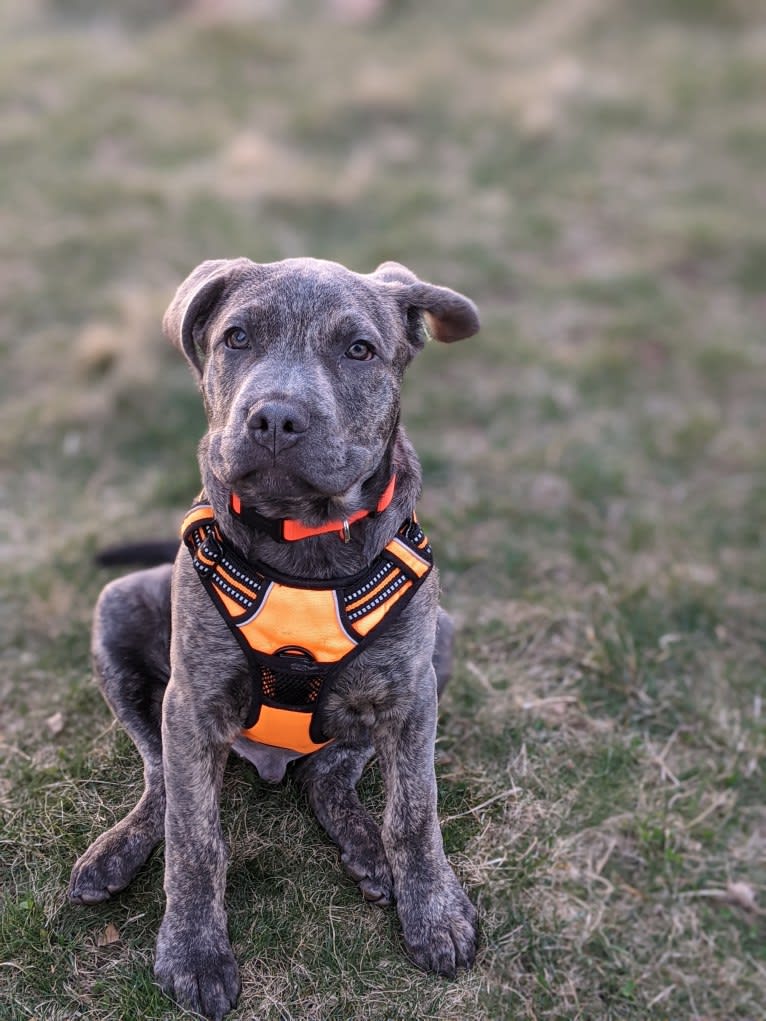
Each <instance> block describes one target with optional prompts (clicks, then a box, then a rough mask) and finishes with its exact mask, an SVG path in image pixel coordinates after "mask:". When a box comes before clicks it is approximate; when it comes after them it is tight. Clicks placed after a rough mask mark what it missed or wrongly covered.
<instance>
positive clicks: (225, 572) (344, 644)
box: [68, 258, 479, 1019]
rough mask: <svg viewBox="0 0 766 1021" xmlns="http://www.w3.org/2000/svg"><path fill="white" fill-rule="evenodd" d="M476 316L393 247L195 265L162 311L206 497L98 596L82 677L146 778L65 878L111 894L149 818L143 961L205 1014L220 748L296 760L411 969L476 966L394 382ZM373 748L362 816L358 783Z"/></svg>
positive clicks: (134, 862) (79, 890)
mask: <svg viewBox="0 0 766 1021" xmlns="http://www.w3.org/2000/svg"><path fill="white" fill-rule="evenodd" d="M478 328H479V319H478V313H477V310H476V307H475V306H474V304H473V303H472V302H471V301H470V300H469V299H468V298H466V297H465V296H463V295H461V294H459V293H457V292H455V291H453V290H450V289H449V288H446V287H439V286H435V285H433V284H430V283H426V282H424V281H421V280H419V279H418V278H417V277H416V276H415V274H413V273H412V272H411V271H410V270H408V269H407V268H405V267H404V266H401V265H399V264H398V263H394V262H386V263H383V264H382V265H381V266H379V267H378V269H376V270H375V271H374V272H373V273H370V274H366V275H365V274H358V273H355V272H352V271H351V270H348V269H346V268H345V267H343V266H341V265H339V264H337V263H333V262H327V261H323V260H315V259H287V260H284V261H281V262H276V263H270V264H257V263H254V262H251V261H250V260H249V259H244V258H241V259H234V260H213V261H207V262H204V263H202V264H201V265H200V266H198V267H197V269H195V270H194V271H193V272H192V273H191V275H190V276H189V277H188V278H187V279H186V280H185V281H184V283H182V284H181V286H180V287H179V289H178V291H177V293H176V295H175V297H174V299H173V301H172V302H171V304H170V306H169V308H168V310H167V312H166V314H165V317H164V320H163V329H164V332H165V334H166V335H167V337H168V338H169V339H170V340H171V341H172V342H173V343H174V344H175V345H176V346H177V347H178V348H179V349H180V350H181V352H182V353H183V354H184V355H185V357H186V359H187V360H188V363H189V365H190V367H191V369H192V371H193V373H194V375H195V377H196V380H197V383H198V386H199V389H200V392H201V396H202V401H203V404H204V408H205V412H206V415H207V420H208V431H207V433H206V434H205V436H204V438H203V439H202V441H201V443H200V445H199V463H200V470H201V481H202V486H203V496H202V497H201V498H200V500H199V501H198V502H197V503H196V504H195V505H194V507H193V508H192V510H191V512H190V514H189V516H188V518H187V520H186V523H185V526H184V541H183V542H182V543H181V545H180V548H179V549H178V553H177V556H176V558H175V562H174V563H173V564H172V565H171V564H164V565H160V566H155V567H152V568H149V569H144V570H140V571H135V572H134V573H132V574H129V575H127V576H124V577H122V578H119V579H117V580H115V581H112V582H111V583H110V584H108V585H107V586H106V587H105V589H104V590H103V592H102V593H101V596H100V597H99V600H98V603H97V606H96V609H95V614H94V628H93V639H92V651H93V661H94V670H95V675H96V678H97V680H98V683H99V685H100V687H101V690H102V692H103V695H104V697H105V699H106V701H107V703H108V704H109V706H110V707H111V709H112V711H113V712H114V714H115V716H116V717H117V719H118V720H119V721H120V723H121V724H122V726H123V727H124V728H125V730H126V731H127V733H128V734H129V736H130V737H131V739H132V741H133V742H134V744H135V745H136V747H137V748H138V750H139V752H140V753H141V756H142V758H143V761H144V778H145V789H144V792H143V794H142V796H141V799H140V800H139V802H138V804H137V805H136V806H135V808H134V809H133V810H132V811H131V812H130V813H129V814H128V815H127V816H126V817H125V818H124V819H123V820H122V821H121V822H118V823H117V824H116V825H115V826H113V827H112V828H111V829H110V830H108V831H107V832H106V833H104V834H102V835H101V836H100V837H98V839H97V840H96V841H95V842H94V843H93V844H92V845H91V846H90V847H89V848H88V850H87V851H86V852H85V853H84V854H83V855H82V857H81V858H79V859H78V861H77V862H76V863H75V865H74V868H73V871H72V876H71V880H70V884H69V891H68V895H69V898H70V900H71V901H73V902H75V903H79V904H93V903H97V902H99V901H103V900H106V899H107V898H109V897H110V896H111V895H112V894H115V893H117V892H118V891H120V890H122V889H124V888H125V887H126V886H127V885H128V883H130V881H131V880H132V879H133V877H134V876H135V875H136V873H137V871H138V870H139V869H140V867H141V866H142V865H143V864H144V862H145V861H146V859H147V858H148V856H149V854H150V853H151V851H152V850H153V848H154V847H155V846H156V845H157V844H158V843H159V841H160V840H161V839H163V838H164V840H165V883H164V887H165V894H166V910H165V915H164V918H163V921H162V924H161V926H160V930H159V935H158V939H157V949H156V958H155V975H156V978H157V980H158V983H159V985H160V986H161V988H162V989H163V990H164V991H165V992H166V993H167V994H169V995H170V996H171V997H172V998H174V999H175V1000H176V1001H177V1002H178V1003H180V1004H181V1005H183V1006H184V1007H187V1008H189V1009H191V1010H194V1011H197V1012H198V1013H200V1014H203V1015H204V1016H206V1017H208V1018H211V1019H220V1018H222V1017H223V1016H224V1014H225V1013H226V1012H227V1011H228V1010H230V1009H231V1008H232V1007H233V1006H234V1004H235V1003H236V1001H237V997H238V995H239V988H240V983H239V974H238V969H237V963H236V961H235V958H234V955H233V953H232V950H231V946H230V943H229V938H228V934H227V922H226V914H225V911H224V905H223V899H224V885H225V876H226V864H227V852H226V849H225V845H224V840H223V837H222V835H221V829H220V821H219V796H220V790H221V783H222V776H223V771H224V765H225V763H226V759H227V756H228V754H229V752H230V750H232V749H234V750H235V751H236V752H238V753H239V754H240V755H243V756H244V757H245V758H248V759H249V760H250V761H252V762H253V763H254V765H255V766H256V768H257V769H258V771H259V772H260V774H261V776H262V777H263V778H264V779H266V780H269V781H272V782H276V781H278V780H280V779H281V778H282V777H283V776H284V774H285V770H286V768H287V767H288V764H290V763H292V765H291V769H292V770H294V773H295V776H296V778H297V779H298V781H299V782H300V783H301V784H302V785H303V786H304V788H305V790H306V792H307V795H308V799H309V802H310V804H311V806H312V808H313V810H314V812H315V814H316V816H317V818H318V820H319V822H320V823H321V825H322V826H323V827H324V829H325V830H326V831H327V833H328V834H329V836H330V837H331V839H332V840H333V841H334V842H335V843H336V844H337V845H338V846H339V848H340V852H341V861H342V864H343V866H344V867H345V869H346V871H347V872H348V874H349V875H350V876H351V877H352V878H353V880H354V881H355V882H356V883H357V884H358V886H359V888H360V890H361V893H362V895H363V896H364V897H365V898H366V899H367V900H368V901H371V902H374V903H377V904H388V903H390V902H392V901H395V903H396V907H397V911H398V915H399V919H400V922H401V927H402V932H403V936H404V942H405V946H406V950H407V954H408V956H409V957H410V959H411V960H412V961H413V962H414V964H415V965H417V966H419V967H420V968H422V969H425V970H428V971H432V972H436V973H438V974H440V975H444V976H450V977H451V976H454V974H455V972H456V969H458V968H460V967H465V968H467V967H470V966H471V964H472V963H473V960H474V956H475V951H476V940H477V913H476V910H475V908H474V906H473V905H472V903H471V901H470V900H469V898H468V897H467V895H466V894H465V892H464V891H463V889H462V888H461V886H460V884H459V883H458V880H457V878H456V877H455V874H454V872H453V871H452V869H451V867H450V865H449V863H448V861H447V859H446V856H445V853H444V848H443V842H442V837H441V833H440V830H439V823H438V819H437V814H436V779H435V773H434V740H435V728H436V717H437V700H438V691H439V690H440V689H441V687H443V685H444V683H445V682H446V679H447V676H448V674H449V671H450V663H451V642H452V631H453V628H452V623H451V621H450V619H449V617H448V616H447V614H446V613H445V612H444V611H443V610H441V609H440V607H439V605H438V579H437V572H436V570H435V569H434V568H433V566H432V562H431V553H430V546H429V545H428V541H427V539H426V538H425V536H424V535H423V532H422V530H421V529H420V526H419V525H418V523H417V520H416V517H415V504H416V501H417V499H418V496H419V494H420V488H421V471H420V466H419V463H418V460H417V457H416V455H415V452H414V450H413V448H412V446H411V444H410V442H409V441H408V439H407V437H406V434H405V432H404V430H403V428H402V426H401V424H400V387H401V382H402V378H403V375H404V372H405V369H406V368H407V366H408V365H409V363H410V361H411V360H412V359H413V357H414V356H415V355H416V354H417V353H418V352H419V351H420V350H421V349H422V347H423V346H424V343H425V341H426V339H427V337H428V335H430V336H431V337H433V338H434V339H435V340H437V341H440V342H443V343H451V342H453V341H458V340H462V339H463V338H467V337H470V336H472V335H473V334H475V333H476V332H477V330H478ZM270 728H271V729H270ZM373 753H376V754H377V756H378V760H379V762H380V768H381V771H382V774H383V779H384V784H385V791H386V804H385V810H384V817H383V823H382V826H381V827H379V826H378V825H377V824H376V823H375V822H374V821H373V819H372V817H371V816H370V815H369V814H368V812H367V811H366V810H365V808H364V807H363V806H362V804H361V802H360V800H359V798H358V795H357V792H356V784H357V782H358V780H359V778H360V776H361V773H362V770H363V768H364V766H365V764H366V763H367V762H368V760H369V759H370V758H371V756H372V755H373Z"/></svg>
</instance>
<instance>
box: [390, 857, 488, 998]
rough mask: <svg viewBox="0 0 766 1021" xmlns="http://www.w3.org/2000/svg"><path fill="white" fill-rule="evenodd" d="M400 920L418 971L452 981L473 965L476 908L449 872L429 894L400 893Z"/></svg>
mask: <svg viewBox="0 0 766 1021" xmlns="http://www.w3.org/2000/svg"><path fill="white" fill-rule="evenodd" d="M399 917H400V919H401V922H402V931H403V935H404V942H405V946H406V948H407V955H408V956H409V958H410V960H411V961H412V962H413V964H415V965H417V967H418V968H422V969H423V970H424V971H434V972H436V973H437V974H438V975H444V976H445V977H446V978H454V977H455V974H456V972H457V969H458V968H470V967H471V965H472V964H473V961H474V958H475V956H476V941H477V914H476V908H475V907H474V906H473V904H472V903H471V902H470V900H469V899H468V897H467V896H466V894H465V893H464V891H463V889H462V887H461V886H460V884H459V883H458V881H457V879H456V878H455V877H454V875H453V874H452V873H451V872H450V873H449V875H448V876H445V877H443V882H442V883H441V884H438V885H437V884H434V886H433V887H431V888H430V890H428V891H418V890H412V889H410V890H407V891H406V892H402V893H400V896H399Z"/></svg>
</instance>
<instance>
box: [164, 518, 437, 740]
mask: <svg viewBox="0 0 766 1021" xmlns="http://www.w3.org/2000/svg"><path fill="white" fill-rule="evenodd" d="M182 536H183V541H184V543H185V544H186V547H187V549H188V550H189V553H190V554H191V557H192V562H193V564H194V567H195V569H196V571H197V575H198V577H199V579H200V581H201V582H202V584H203V586H204V587H205V590H206V592H207V593H208V595H209V596H210V598H211V599H212V601H213V604H214V605H215V607H216V609H217V610H218V612H219V613H220V614H221V616H222V617H223V619H224V621H225V622H226V624H227V626H228V627H229V629H230V630H231V631H232V633H233V634H234V636H235V638H236V639H237V641H238V642H239V644H240V647H241V648H242V651H243V653H244V654H245V657H246V659H247V662H248V666H249V668H250V675H251V679H252V696H251V705H250V712H249V714H248V717H247V720H246V721H245V727H244V729H243V731H242V734H243V736H244V737H246V738H249V739H251V740H253V741H258V742H260V743H261V744H267V745H272V746H274V747H277V748H284V749H288V750H290V751H293V752H297V753H300V754H302V755H306V754H309V753H311V752H314V751H317V750H318V749H319V748H321V747H323V745H325V744H327V743H328V739H327V738H326V737H325V735H324V734H322V733H321V728H320V727H319V725H318V721H317V710H318V708H319V707H320V705H321V703H322V700H323V698H324V697H325V696H326V695H327V693H328V691H329V689H330V686H331V681H332V678H333V676H334V675H335V674H336V673H338V671H339V670H340V669H341V668H342V667H343V666H345V664H346V663H348V662H349V661H350V660H351V659H353V657H355V656H356V655H358V654H359V653H360V652H361V651H362V650H363V649H364V648H366V647H367V646H368V645H369V644H370V642H372V641H373V640H374V639H375V638H376V637H378V635H379V634H380V633H381V632H382V630H383V629H384V628H385V627H386V626H388V625H389V624H390V623H391V622H392V621H393V620H394V619H395V618H396V617H397V616H398V615H399V613H400V612H401V610H402V609H403V608H404V607H405V606H406V604H407V603H408V602H409V601H410V599H411V598H412V596H413V595H414V594H415V592H416V591H417V589H418V588H419V587H420V585H421V584H422V583H423V581H424V580H425V578H426V577H427V575H428V573H429V571H430V570H431V568H432V567H433V557H432V554H431V547H430V545H429V543H428V539H427V538H426V536H425V535H424V534H423V531H422V530H421V528H420V526H419V525H418V524H417V522H416V521H415V519H414V518H413V519H411V520H409V521H406V522H405V523H404V524H403V525H402V527H401V528H400V529H399V531H398V532H397V534H396V535H395V536H394V538H393V539H392V540H391V541H390V542H389V543H388V544H387V545H386V546H385V548H384V549H383V550H382V551H381V553H380V554H379V555H378V556H377V557H376V558H375V560H374V561H373V562H372V564H370V566H369V567H368V568H367V569H366V570H365V571H363V572H361V573H360V574H357V575H354V576H352V577H350V578H340V579H335V580H329V581H321V582H312V581H304V580H301V579H295V578H286V577H284V576H282V575H280V574H278V573H277V572H274V571H272V570H271V569H270V568H268V567H267V566H266V565H265V564H262V563H260V562H259V561H253V562H246V561H244V560H243V559H241V558H240V557H239V556H238V555H237V554H236V553H235V551H234V550H233V549H232V548H231V546H230V545H229V543H228V542H227V540H226V539H225V537H224V536H223V533H222V532H221V530H220V528H219V526H218V523H217V522H216V520H215V516H214V513H213V509H212V507H211V506H210V504H208V503H198V504H195V505H194V506H193V507H192V508H191V510H190V511H189V513H188V514H187V516H186V518H185V519H184V523H183V526H182Z"/></svg>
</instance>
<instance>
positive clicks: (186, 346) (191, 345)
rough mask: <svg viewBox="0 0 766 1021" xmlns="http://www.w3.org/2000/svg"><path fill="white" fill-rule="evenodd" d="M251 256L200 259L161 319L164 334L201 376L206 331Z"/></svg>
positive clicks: (247, 264)
mask: <svg viewBox="0 0 766 1021" xmlns="http://www.w3.org/2000/svg"><path fill="white" fill-rule="evenodd" d="M246 266H252V263H251V262H250V260H249V259H208V260H207V262H202V263H200V265H199V266H197V268H196V269H195V270H193V271H192V272H191V273H190V274H189V276H188V277H187V278H186V280H184V282H183V283H182V284H181V286H180V287H179V288H178V290H177V291H176V293H175V297H174V298H173V300H172V301H171V303H170V305H169V306H168V310H167V312H166V313H165V315H164V317H163V320H162V330H163V332H164V334H165V336H166V337H167V338H168V340H170V341H171V342H172V343H173V344H175V346H176V347H177V348H178V349H179V350H180V351H181V352H182V353H183V354H184V355H186V358H187V360H188V362H189V364H190V365H191V367H192V368H193V369H194V371H195V373H196V375H197V376H198V377H201V376H202V361H203V358H204V354H205V350H204V346H203V342H202V338H203V332H204V328H205V325H206V324H207V322H208V320H209V319H210V316H211V315H212V313H213V311H214V310H215V307H216V305H217V304H218V302H219V301H220V299H221V297H222V295H223V292H224V289H225V288H226V286H227V284H229V283H230V282H231V280H232V278H233V277H234V276H238V275H239V274H240V273H241V272H242V270H243V269H244V268H245V267H246Z"/></svg>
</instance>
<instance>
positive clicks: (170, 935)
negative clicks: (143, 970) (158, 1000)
mask: <svg viewBox="0 0 766 1021" xmlns="http://www.w3.org/2000/svg"><path fill="white" fill-rule="evenodd" d="M167 922H168V920H167V916H166V918H165V921H164V922H163V924H162V926H161V928H160V934H159V936H158V938H157V956H156V958H155V964H154V976H155V978H156V979H157V982H158V984H159V986H160V988H161V989H162V991H163V992H164V993H167V995H168V996H170V997H171V998H172V999H173V1000H175V1001H176V1003H178V1004H180V1005H181V1006H182V1007H186V1008H187V1009H188V1010H192V1011H196V1013H198V1014H202V1015H203V1016H204V1017H206V1018H210V1021H221V1018H223V1016H224V1015H225V1014H227V1013H228V1012H229V1011H230V1010H231V1009H232V1007H234V1005H235V1003H236V1002H237V998H238V997H239V988H240V984H239V969H238V967H237V962H236V960H235V959H234V954H233V953H232V950H231V946H230V944H229V940H228V937H227V936H226V934H225V933H219V932H216V931H210V930H209V929H206V928H205V927H204V924H203V923H202V922H200V924H199V926H198V927H197V928H196V929H189V928H186V927H180V926H174V925H172V924H167Z"/></svg>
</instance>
